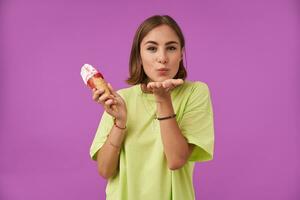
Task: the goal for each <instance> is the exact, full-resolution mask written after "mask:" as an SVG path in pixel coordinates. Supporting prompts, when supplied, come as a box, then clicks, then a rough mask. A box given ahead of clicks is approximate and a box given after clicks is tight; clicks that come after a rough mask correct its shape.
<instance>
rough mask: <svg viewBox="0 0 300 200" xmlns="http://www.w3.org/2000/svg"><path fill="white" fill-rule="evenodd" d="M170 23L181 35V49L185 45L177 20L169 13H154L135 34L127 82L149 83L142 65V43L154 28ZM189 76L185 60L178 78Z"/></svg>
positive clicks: (131, 83) (178, 34)
mask: <svg viewBox="0 0 300 200" xmlns="http://www.w3.org/2000/svg"><path fill="white" fill-rule="evenodd" d="M163 24H165V25H168V26H169V27H171V28H172V29H173V30H174V31H175V33H176V34H177V36H178V37H179V41H180V45H181V50H182V48H183V47H184V46H185V40H184V36H183V34H182V31H181V29H180V27H179V26H178V24H177V23H176V21H175V20H174V19H172V18H171V17H170V16H168V15H162V16H160V15H154V16H152V17H149V18H147V19H146V20H145V21H144V22H143V23H142V24H141V25H140V26H139V27H138V29H137V31H136V33H135V36H134V38H133V43H132V47H131V53H130V60H129V78H128V79H127V80H126V82H127V83H128V84H130V85H136V84H139V83H148V81H149V80H148V77H147V75H146V73H145V72H144V69H143V66H142V60H141V54H140V44H141V42H142V40H143V38H144V37H145V36H146V35H147V34H148V33H149V32H150V31H151V30H152V29H154V28H156V27H158V26H160V25H163ZM186 77H187V72H186V69H185V67H184V65H183V60H181V61H180V63H179V69H178V72H177V74H176V75H175V77H174V78H175V79H176V78H180V79H183V80H185V78H186Z"/></svg>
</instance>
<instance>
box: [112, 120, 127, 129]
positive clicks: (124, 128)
mask: <svg viewBox="0 0 300 200" xmlns="http://www.w3.org/2000/svg"><path fill="white" fill-rule="evenodd" d="M114 125H115V126H116V127H117V128H119V129H121V130H125V129H126V126H125V127H124V128H123V127H120V126H118V125H117V123H116V119H114Z"/></svg>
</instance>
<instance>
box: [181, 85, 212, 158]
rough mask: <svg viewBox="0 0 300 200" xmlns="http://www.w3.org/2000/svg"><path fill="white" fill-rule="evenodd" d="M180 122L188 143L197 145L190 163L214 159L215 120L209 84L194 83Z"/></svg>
mask: <svg viewBox="0 0 300 200" xmlns="http://www.w3.org/2000/svg"><path fill="white" fill-rule="evenodd" d="M190 92H191V94H190V96H189V98H188V100H187V103H186V107H185V109H184V113H183V117H182V120H181V122H180V125H179V126H180V128H181V132H182V134H183V135H184V137H185V138H186V139H187V141H188V143H191V144H195V148H194V150H193V152H192V154H191V156H190V157H189V159H188V160H189V161H195V162H203V161H208V160H212V159H213V151H214V120H213V108H212V103H211V96H210V91H209V88H208V86H207V84H205V83H203V82H194V83H193V85H192V88H191V91H190Z"/></svg>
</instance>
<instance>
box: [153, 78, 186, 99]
mask: <svg viewBox="0 0 300 200" xmlns="http://www.w3.org/2000/svg"><path fill="white" fill-rule="evenodd" d="M183 83H184V81H183V80H182V79H167V80H164V81H162V82H149V83H148V84H147V90H149V91H151V92H153V94H154V95H155V96H156V97H159V98H160V97H168V96H170V91H171V90H173V89H174V88H176V87H177V86H179V85H182V84H183Z"/></svg>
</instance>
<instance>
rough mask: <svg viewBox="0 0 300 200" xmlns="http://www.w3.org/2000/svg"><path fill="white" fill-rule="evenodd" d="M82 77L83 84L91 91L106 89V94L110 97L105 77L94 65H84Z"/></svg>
mask: <svg viewBox="0 0 300 200" xmlns="http://www.w3.org/2000/svg"><path fill="white" fill-rule="evenodd" d="M80 74H81V77H82V79H83V82H84V83H85V84H86V85H87V86H88V87H90V88H91V89H93V88H97V89H104V90H105V93H104V94H107V95H109V94H110V91H109V89H108V86H107V83H106V81H105V80H104V77H103V75H102V74H101V73H100V72H98V71H97V70H96V69H95V68H94V67H93V66H92V65H89V64H84V65H83V66H82V67H81V72H80Z"/></svg>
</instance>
